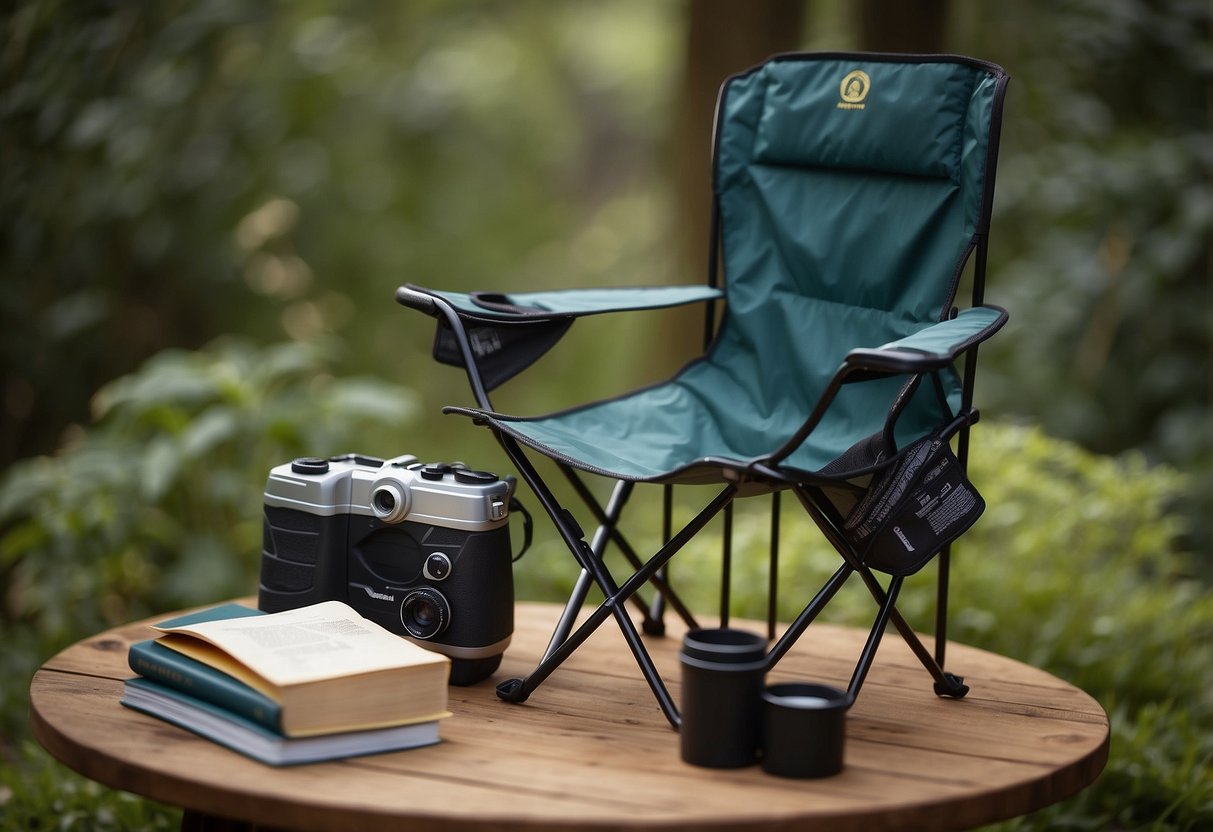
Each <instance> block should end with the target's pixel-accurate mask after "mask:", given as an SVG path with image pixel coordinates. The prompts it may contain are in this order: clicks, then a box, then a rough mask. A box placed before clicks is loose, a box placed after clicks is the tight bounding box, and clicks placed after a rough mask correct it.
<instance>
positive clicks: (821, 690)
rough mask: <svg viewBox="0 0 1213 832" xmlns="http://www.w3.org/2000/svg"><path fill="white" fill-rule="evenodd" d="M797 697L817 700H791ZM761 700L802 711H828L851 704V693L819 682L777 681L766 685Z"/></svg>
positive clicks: (847, 706)
mask: <svg viewBox="0 0 1213 832" xmlns="http://www.w3.org/2000/svg"><path fill="white" fill-rule="evenodd" d="M798 697H803V698H813V699H817V700H825V701H817V702H796V701H792V700H794V699H796V698H798ZM762 700H763V702H766V703H767V704H769V705H774V706H776V707H781V708H793V709H796V710H803V711H828V710H834V709H842V708H849V707H851V705H852V704H853V701H854V700H853V698H852V697H851V694H850V693H848V692H847V691H845V690H842V689H841V688H836V687H834V686H832V685H826V684H822V683H820V682H779V683H777V684H774V685H767V687H766V689H765V690H763V692H762Z"/></svg>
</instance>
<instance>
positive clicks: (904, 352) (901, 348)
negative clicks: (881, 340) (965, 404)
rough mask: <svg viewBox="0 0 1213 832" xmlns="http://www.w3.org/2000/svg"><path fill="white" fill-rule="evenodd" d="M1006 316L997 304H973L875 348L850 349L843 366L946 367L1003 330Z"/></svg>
mask: <svg viewBox="0 0 1213 832" xmlns="http://www.w3.org/2000/svg"><path fill="white" fill-rule="evenodd" d="M1008 317H1009V315H1008V314H1007V311H1006V310H1005V309H1003V308H1001V307H998V306H975V307H972V308H971V309H964V310H962V311H961V312H960V313H959V314H958V315H957V316H956V317H955V318H950V319H948V320H946V321H940V322H939V323H937V324H932V325H930V326H928V327H925V328H923V329H920V330H919V331H918V332H915V333H913V334H912V335H907V336H906V337H905V338H899V339H898V340H896V341H890V342H889V343H887V344H884V345H882V346H879V347H876V348H874V349H853V350H851V351H850V352H849V353H847V356H846V358H845V359H844V361H843V368H844V370H845V371H847V372H848V373H854V372H868V373H879V374H890V373H891V374H897V373H922V372H928V371H930V370H936V369H939V368H940V367H946V366H947V365H949V364H951V363H952V362H953V361H955V360H956V357H957V356H958V355H960V354H961V353H962V352H964V351H966V350H968V349H971V348H973V347H975V346H977V345H978V344H980V343H981V342H982V341H985V340H986V339H987V338H989V337H990V336H991V335H993V334H994V333H996V332H998V330H1000V329H1002V326H1003V324H1005V323H1006V322H1007V319H1008Z"/></svg>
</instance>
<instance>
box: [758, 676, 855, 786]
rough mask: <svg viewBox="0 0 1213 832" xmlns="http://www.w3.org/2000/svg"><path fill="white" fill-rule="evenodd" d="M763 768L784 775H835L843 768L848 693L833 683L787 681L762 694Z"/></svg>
mask: <svg viewBox="0 0 1213 832" xmlns="http://www.w3.org/2000/svg"><path fill="white" fill-rule="evenodd" d="M762 699H763V704H764V706H765V707H764V710H765V717H766V718H765V724H764V728H763V737H762V741H763V742H762V744H763V755H762V770H763V771H765V772H766V773H768V774H775V775H778V776H780V777H802V778H809V777H830V776H832V775H835V774H838V773H839V772H840V771H842V765H843V754H844V747H845V745H846V734H847V730H846V726H847V723H846V718H847V709H849V708H850V707H851V703H852V701H853V700H852V697H851V695H850V694H849V693H847V692H846V691H844V690H839V689H838V688H833V687H830V686H829V685H817V684H810V683H808V682H788V683H784V684H778V685H771V686H770V687H768V688H767V689H766V691H765V692H763V695H762Z"/></svg>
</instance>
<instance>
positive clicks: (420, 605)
mask: <svg viewBox="0 0 1213 832" xmlns="http://www.w3.org/2000/svg"><path fill="white" fill-rule="evenodd" d="M400 623H401V624H403V625H404V629H405V632H407V633H408V634H409V635H411V636H412V637H413V638H434V637H436V636H440V635H442V633H443V632H444V631H445V630H446V628H447V625H448V624H450V623H451V608H450V607H449V606H447V603H446V598H444V597H442V593H441V592H439V591H438V590H436V589H429V588H425V589H415V590H413V591H412V592H410V593H409V594H408V595H406V596H405V597H404V601H403V602H402V603H401V604H400Z"/></svg>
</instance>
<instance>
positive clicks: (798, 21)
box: [667, 0, 805, 354]
mask: <svg viewBox="0 0 1213 832" xmlns="http://www.w3.org/2000/svg"><path fill="white" fill-rule="evenodd" d="M688 14H689V25H688V26H687V50H686V64H685V69H684V71H683V78H682V92H681V95H680V96H679V102H680V105H681V107H680V111H679V113H678V120H677V124H676V125H675V135H674V138H675V143H674V147H673V148H672V152H673V153H674V156H675V160H674V165H675V175H676V176H677V194H678V206H679V207H678V211H679V214H680V216H679V217H678V220H677V228H678V236H679V239H678V240H677V244H678V248H679V253H680V259H681V265H682V267H683V271H682V273H681V274H680V275H678V276H677V278H676V282H680V283H697V282H699V281H702V280H704V279H705V277H706V275H707V268H708V266H707V264H708V245H709V226H710V221H711V210H712V162H711V151H712V118H713V115H714V113H715V110H716V96H717V93H718V92H719V90H720V85H721V84H722V83H723V82H724V80H725V79H726V78H727V77H729V76H730V75H732V74H734V73H736V72H740V71H742V70H745V69H748V68H749V67H751V66H753V65H754V64H757V63H759V62H761V61H763V60H764V59H766V58H767V57H769V56H771V55H773V54H776V53H779V52H789V51H793V50H795V49H797V48H799V47H800V46H801V44H802V33H803V32H804V22H805V2H804V0H751V2H748V3H738V2H736V0H692V2H691V3H690V4H689V6H688ZM684 319H685V320H688V321H689V320H690V319H691V316H679V320H680V321H681V320H684ZM698 338H699V332H698V329H697V328H693V327H692V325H691V324H690V323H688V324H687V325H686V326H682V325H680V326H678V327H676V328H673V329H671V332H670V340H669V341H668V342H667V343H669V344H670V345H671V347H672V348H676V349H677V350H678V352H679V353H683V354H684V353H685V351H686V345H688V344H693V345H697V344H698Z"/></svg>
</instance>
